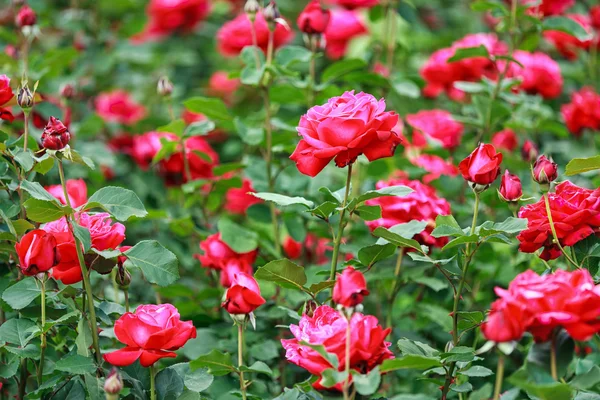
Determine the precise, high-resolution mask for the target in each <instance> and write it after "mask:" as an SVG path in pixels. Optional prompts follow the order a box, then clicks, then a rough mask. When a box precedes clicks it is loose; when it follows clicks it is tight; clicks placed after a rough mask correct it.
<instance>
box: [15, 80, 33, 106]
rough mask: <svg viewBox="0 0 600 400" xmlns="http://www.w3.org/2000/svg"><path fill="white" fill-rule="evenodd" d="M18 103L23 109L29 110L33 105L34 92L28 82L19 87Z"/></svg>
mask: <svg viewBox="0 0 600 400" xmlns="http://www.w3.org/2000/svg"><path fill="white" fill-rule="evenodd" d="M17 103H18V104H19V107H21V108H22V109H23V110H29V109H30V108H31V107H33V93H31V90H29V86H27V84H25V86H23V87H21V88H20V89H19V92H18V93H17Z"/></svg>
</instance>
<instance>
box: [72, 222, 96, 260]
mask: <svg viewBox="0 0 600 400" xmlns="http://www.w3.org/2000/svg"><path fill="white" fill-rule="evenodd" d="M72 225H73V233H74V234H75V237H76V238H77V239H79V241H80V242H81V244H82V245H83V252H84V253H87V252H88V251H89V250H90V248H91V247H92V237H91V235H90V231H89V230H88V229H87V228H84V227H83V226H81V225H79V224H77V223H74V224H72Z"/></svg>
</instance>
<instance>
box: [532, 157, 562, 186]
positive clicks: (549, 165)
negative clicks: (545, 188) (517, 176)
mask: <svg viewBox="0 0 600 400" xmlns="http://www.w3.org/2000/svg"><path fill="white" fill-rule="evenodd" d="M556 178H558V165H557V164H556V163H554V162H552V161H550V160H548V158H546V156H540V157H539V158H538V159H537V160H536V162H535V164H533V180H534V181H536V182H537V183H539V184H548V183H550V182H553V181H555V180H556Z"/></svg>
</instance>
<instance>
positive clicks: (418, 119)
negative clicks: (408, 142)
mask: <svg viewBox="0 0 600 400" xmlns="http://www.w3.org/2000/svg"><path fill="white" fill-rule="evenodd" d="M406 121H407V122H408V124H409V125H410V126H412V127H413V128H414V129H415V130H414V131H413V146H417V147H421V148H424V147H428V142H429V141H431V140H433V141H434V142H438V143H440V144H441V145H442V146H443V147H444V148H445V149H449V150H452V149H454V148H456V147H457V146H458V145H459V144H460V139H461V137H462V134H463V130H464V126H463V124H462V123H460V122H457V121H455V120H454V119H453V118H452V114H450V113H449V112H448V111H444V110H423V111H419V112H418V113H416V114H409V115H407V116H406Z"/></svg>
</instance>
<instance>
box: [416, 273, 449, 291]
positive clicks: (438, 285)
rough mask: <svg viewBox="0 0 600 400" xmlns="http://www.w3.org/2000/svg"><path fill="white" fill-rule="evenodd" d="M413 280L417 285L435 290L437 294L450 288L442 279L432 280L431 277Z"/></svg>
mask: <svg viewBox="0 0 600 400" xmlns="http://www.w3.org/2000/svg"><path fill="white" fill-rule="evenodd" d="M412 280H413V281H414V282H416V283H420V284H422V285H425V286H427V287H429V288H431V289H433V290H435V291H436V292H439V291H440V290H443V289H446V288H447V287H448V282H446V281H442V280H441V279H437V278H432V277H429V276H420V277H415V278H412Z"/></svg>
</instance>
